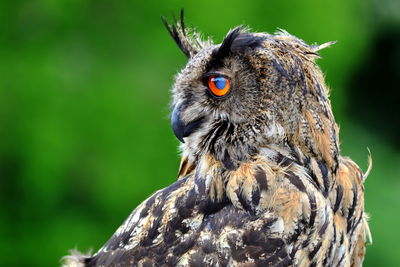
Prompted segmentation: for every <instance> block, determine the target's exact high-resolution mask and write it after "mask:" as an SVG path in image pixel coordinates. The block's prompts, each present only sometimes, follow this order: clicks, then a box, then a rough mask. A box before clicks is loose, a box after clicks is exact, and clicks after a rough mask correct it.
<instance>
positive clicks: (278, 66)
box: [271, 59, 290, 82]
mask: <svg viewBox="0 0 400 267" xmlns="http://www.w3.org/2000/svg"><path fill="white" fill-rule="evenodd" d="M271 61H272V64H273V65H274V67H275V69H276V70H277V71H278V72H279V73H280V74H281V75H282V76H283V77H285V78H286V79H289V78H290V75H289V73H288V72H287V71H286V70H285V68H284V67H283V65H284V64H281V63H279V62H278V60H276V59H271ZM279 82H280V81H279Z"/></svg>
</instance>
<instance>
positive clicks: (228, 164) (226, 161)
mask: <svg viewBox="0 0 400 267" xmlns="http://www.w3.org/2000/svg"><path fill="white" fill-rule="evenodd" d="M221 162H222V164H224V167H225V168H227V169H228V170H231V171H232V170H235V169H236V168H237V166H236V164H234V163H233V161H232V159H231V156H230V155H229V152H228V150H225V151H224V156H223V158H222V159H221Z"/></svg>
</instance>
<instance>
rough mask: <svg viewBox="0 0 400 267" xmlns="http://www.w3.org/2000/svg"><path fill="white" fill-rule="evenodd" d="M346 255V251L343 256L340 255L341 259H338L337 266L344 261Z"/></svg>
mask: <svg viewBox="0 0 400 267" xmlns="http://www.w3.org/2000/svg"><path fill="white" fill-rule="evenodd" d="M345 255H346V253H343V255H342V257H340V260H339V261H338V264H337V266H340V265H341V263H342V261H343V260H344V256H345Z"/></svg>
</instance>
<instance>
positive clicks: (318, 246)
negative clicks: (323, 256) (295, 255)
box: [308, 241, 322, 260]
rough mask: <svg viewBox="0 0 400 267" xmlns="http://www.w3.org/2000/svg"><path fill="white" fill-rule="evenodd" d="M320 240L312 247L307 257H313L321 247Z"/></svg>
mask: <svg viewBox="0 0 400 267" xmlns="http://www.w3.org/2000/svg"><path fill="white" fill-rule="evenodd" d="M321 246H322V242H321V241H320V242H318V244H317V245H316V246H315V247H314V249H313V250H312V251H311V252H310V253H309V254H308V258H309V259H310V260H312V259H314V256H315V254H317V252H318V250H319V249H320V248H321Z"/></svg>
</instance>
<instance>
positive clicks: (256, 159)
mask: <svg viewBox="0 0 400 267" xmlns="http://www.w3.org/2000/svg"><path fill="white" fill-rule="evenodd" d="M188 174H194V175H193V176H194V177H197V178H196V179H200V180H202V181H204V182H205V185H206V192H207V193H208V196H209V197H210V199H211V200H212V201H216V202H219V201H223V200H224V199H226V198H228V199H229V200H230V201H231V202H232V203H233V204H235V205H236V206H239V207H242V208H245V209H249V211H251V212H255V213H257V211H260V210H262V209H264V208H266V207H263V205H264V204H262V203H263V202H260V198H264V201H266V200H265V199H269V198H270V197H271V196H272V195H273V194H274V192H275V191H276V190H278V189H279V188H280V187H282V184H285V180H286V179H287V180H288V181H290V179H292V178H293V177H296V178H295V179H299V184H302V185H304V184H309V183H312V184H313V186H314V187H316V188H319V191H320V192H321V194H323V195H327V194H328V192H329V190H330V188H331V186H332V185H333V184H334V183H333V179H334V173H333V172H332V171H330V169H329V168H328V167H327V164H326V163H324V162H323V161H322V160H320V159H317V158H314V157H310V156H308V155H306V154H304V153H302V150H301V149H300V148H298V147H293V146H287V145H269V146H265V147H262V148H260V149H259V151H258V153H257V154H255V155H254V156H252V157H251V158H250V159H249V160H247V161H243V162H240V163H238V167H237V168H235V169H232V170H230V169H227V168H226V167H225V165H224V163H223V162H221V161H220V160H218V159H216V158H215V157H214V156H213V155H212V154H210V153H207V154H203V155H201V156H199V157H198V158H197V159H196V162H191V161H190V160H189V157H183V160H182V164H181V169H180V177H183V176H186V175H188ZM288 175H289V176H288ZM285 177H286V178H285ZM260 205H261V206H260Z"/></svg>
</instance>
